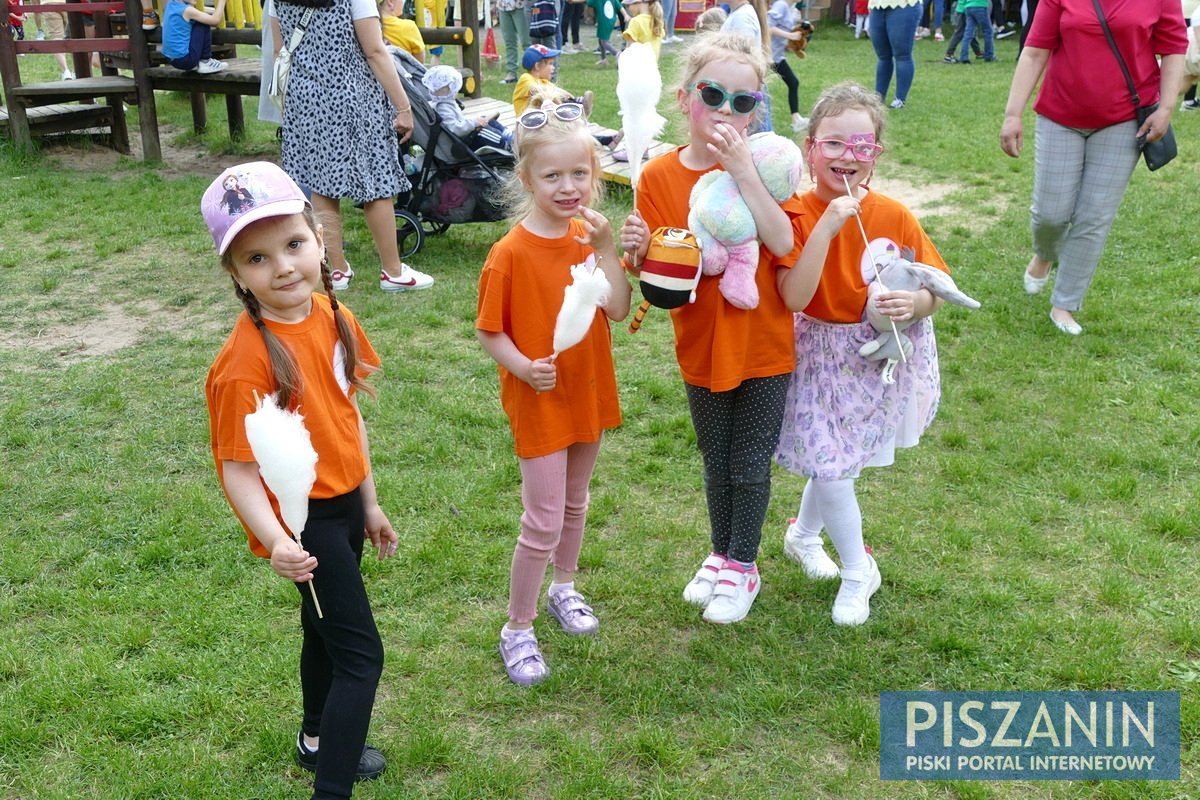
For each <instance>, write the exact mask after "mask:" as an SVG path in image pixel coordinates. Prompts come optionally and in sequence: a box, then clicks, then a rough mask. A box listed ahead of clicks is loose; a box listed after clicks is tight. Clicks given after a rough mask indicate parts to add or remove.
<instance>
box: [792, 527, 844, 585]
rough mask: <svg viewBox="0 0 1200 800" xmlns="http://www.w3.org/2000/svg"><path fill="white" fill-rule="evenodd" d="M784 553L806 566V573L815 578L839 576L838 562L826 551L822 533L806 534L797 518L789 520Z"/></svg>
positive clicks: (820, 579) (824, 578)
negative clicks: (797, 522)
mask: <svg viewBox="0 0 1200 800" xmlns="http://www.w3.org/2000/svg"><path fill="white" fill-rule="evenodd" d="M783 554H784V555H785V556H787V557H788V558H790V559H791V560H792V561H795V562H796V563H797V564H799V565H800V566H801V567H803V568H804V574H805V575H807V576H808V577H810V578H812V579H813V580H818V581H822V580H828V579H830V578H836V577H837V576H838V567H837V564H835V563H833V559H832V558H830V557H829V556H828V555H827V554H826V553H825V543H824V541H823V540H822V539H821V534H819V533H818V534H817V535H816V536H806V535H805V534H803V533H801V532H800V528H799V526H797V525H796V520H794V519H790V520H788V529H787V533H785V534H784V535H783Z"/></svg>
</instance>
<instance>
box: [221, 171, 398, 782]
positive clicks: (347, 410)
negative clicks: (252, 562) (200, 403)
mask: <svg viewBox="0 0 1200 800" xmlns="http://www.w3.org/2000/svg"><path fill="white" fill-rule="evenodd" d="M200 207H201V211H202V212H203V214H204V221H205V223H206V224H207V225H208V229H209V231H210V232H211V233H212V237H213V244H214V245H216V248H217V253H218V254H220V256H221V266H222V267H224V268H225V271H226V272H228V273H229V275H230V277H231V278H233V285H234V292H235V293H236V294H237V297H238V299H239V300H240V301H241V303H242V306H243V307H244V309H245V310H244V312H243V313H242V314H241V315H240V316H239V317H238V319H237V322H235V323H234V327H233V331H232V332H231V333H230V334H229V338H228V339H227V340H226V342H225V345H224V346H223V347H222V348H221V351H220V352H219V353H218V354H217V357H216V360H214V361H213V364H212V367H211V368H210V369H209V371H208V378H207V380H206V381H205V386H204V390H205V397H206V400H207V403H208V414H209V429H210V439H211V445H212V453H213V459H214V461H215V462H216V467H217V477H218V479H219V480H220V481H221V486H222V487H223V488H224V490H225V495H226V497H227V498H228V499H229V504H230V506H232V507H233V511H234V513H235V514H236V515H237V517H238V519H239V520H240V521H241V523H242V526H243V527H244V528H245V530H246V534H247V537H248V539H249V543H250V550H251V551H252V552H253V553H254V554H255V555H258V556H261V557H263V558H269V559H270V561H271V568H272V569H273V570H274V571H275V573H276V574H277V575H279V576H280V577H281V578H286V579H287V580H290V581H293V582H294V583H295V584H296V587H297V588H298V589H300V590H301V591H300V625H301V628H302V630H303V632H304V639H303V645H302V646H301V650H300V684H301V690H302V694H303V698H304V717H303V721H302V723H301V727H300V732H299V733H298V734H297V737H296V760H297V762H298V763H299V764H300V766H301V767H303V768H304V769H307V770H309V771H311V772H315V773H316V779H315V782H314V789H313V795H312V796H313V798H314V800H317V799H318V798H321V799H323V798H335V797H336V798H346V797H350V795H351V791H352V789H353V785H354V782H355V781H356V780H369V779H371V778H374V777H376V776H378V775H379V774H380V773H382V772H383V770H384V766H385V762H384V758H383V754H382V753H380V752H379V751H378V750H376V749H375V748H373V747H367V746H366V738H367V728H368V727H369V725H370V722H371V709H372V707H373V706H374V703H375V690H376V687H377V686H378V684H379V676H380V674H381V672H382V670H383V642H382V641H381V640H380V638H379V631H378V630H377V629H376V627H375V619H374V617H373V615H372V614H371V605H370V602H369V601H368V600H367V594H366V589H365V588H364V586H363V581H362V575H361V574H360V573H359V561H360V560H361V559H362V553H363V545H364V540H365V539H368V538H369V539H370V540H371V545H372V546H373V547H374V548H375V549H376V550H377V552H378V553H379V557H380V558H381V559H382V558H387V557H389V556H392V555H395V553H396V532H395V531H394V530H393V529H392V524H391V523H390V522H389V521H388V518H387V516H386V515H385V514H384V513H383V509H381V508H380V507H379V501H378V500H377V499H376V496H375V481H374V478H373V477H372V475H371V461H370V451H369V448H368V445H367V431H366V426H365V424H364V423H363V419H362V415H361V414H359V411H358V400H357V397H356V393H357V392H358V390H359V389H364V390H367V391H370V389H369V387H367V385H366V383H365V378H366V376H367V375H368V374H369V373H371V372H373V371H375V370H376V369H378V368H379V366H380V363H379V356H378V355H376V353H375V349H374V348H373V347H372V346H371V342H370V341H369V340H368V339H367V336H366V334H365V333H363V330H362V328H361V327H360V326H359V324H358V320H356V319H355V318H354V315H353V314H351V313H350V311H349V309H347V308H345V307H344V306H342V305H341V304H340V303H339V302H338V300H337V298H336V297H335V296H334V293H333V278H332V274H331V271H330V268H329V262H328V260H327V259H326V257H325V249H324V241H323V239H322V227H321V226H320V225H318V224H317V222H316V220H315V219H314V218H313V212H312V208H311V206H310V205H309V202H308V201H307V200H306V199H305V197H304V194H303V193H302V192H301V191H300V188H299V187H298V186H297V185H296V184H295V183H294V182H293V181H292V179H291V178H289V177H288V176H287V175H286V174H285V173H284V172H283V170H281V169H280V168H279V167H277V166H275V165H274V164H269V163H266V162H261V161H260V162H256V163H251V164H242V165H239V166H236V167H230V168H229V169H227V170H225V172H223V173H222V174H221V175H219V176H218V177H217V178H216V180H214V181H213V182H212V184H211V185H210V186H209V187H208V189H207V191H205V193H204V197H203V199H202V200H201V203H200ZM318 288H322V289H323V290H324V291H323V292H317V291H316V290H317V289H318ZM269 396H273V397H274V400H275V403H276V404H277V405H278V406H279V408H280V409H281V410H283V411H284V412H290V411H296V410H299V411H300V412H302V413H303V422H302V424H303V426H304V428H305V429H306V430H307V433H308V435H309V437H310V438H311V441H312V449H313V450H314V451H315V452H316V455H317V461H316V470H315V479H314V481H313V483H312V489H311V490H310V491H309V493H308V497H309V501H308V518H307V523H305V524H304V526H303V530H299V531H289V530H288V529H287V527H286V526H285V524H284V522H283V517H282V515H281V513H280V510H279V498H278V497H276V496H275V495H274V494H272V493H271V491H270V490H269V489H268V488H267V486H266V485H265V484H264V481H263V479H262V477H261V476H260V473H259V464H258V462H257V461H256V460H255V457H254V453H253V451H252V448H251V445H250V440H249V437H248V436H247V431H246V417H247V416H248V415H250V414H252V413H254V412H255V411H257V409H258V406H259V402H260V399H261V398H268V397H269ZM301 534H303V542H304V546H303V547H301V546H300V544H299V543H298V540H299V538H300V535H301ZM293 537H295V538H293ZM315 579H316V580H319V583H318V586H319V591H320V594H321V603H320V605H317V600H316V593H315V592H310V591H309V590H308V589H307V588H305V587H304V584H305V583H307V582H309V581H313V580H315Z"/></svg>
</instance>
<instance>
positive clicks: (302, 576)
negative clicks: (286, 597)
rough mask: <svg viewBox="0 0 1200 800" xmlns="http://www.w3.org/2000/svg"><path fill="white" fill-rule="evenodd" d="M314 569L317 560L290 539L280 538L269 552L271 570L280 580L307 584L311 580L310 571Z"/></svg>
mask: <svg viewBox="0 0 1200 800" xmlns="http://www.w3.org/2000/svg"><path fill="white" fill-rule="evenodd" d="M316 568H317V560H316V559H315V558H313V557H312V556H310V555H309V554H308V552H307V551H306V550H303V549H302V548H301V547H300V545H298V544H296V540H295V539H292V538H290V537H285V538H281V539H280V540H279V542H278V543H277V544H276V545H275V549H274V550H272V551H271V569H273V570H275V574H276V575H278V576H279V577H281V578H287V579H288V580H289V581H294V582H296V583H307V582H308V581H311V580H312V579H313V574H312V571H313V570H314V569H316Z"/></svg>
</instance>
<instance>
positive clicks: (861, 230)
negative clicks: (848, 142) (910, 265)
mask: <svg viewBox="0 0 1200 800" xmlns="http://www.w3.org/2000/svg"><path fill="white" fill-rule="evenodd" d="M842 183H843V184H845V186H846V195H847V196H849V198H850V199H851V200H857V199H858V198H856V197H855V196H854V192H852V191H850V181H848V180H846V176H845V175H843V176H842ZM854 221H855V222H857V223H858V231H859V233H861V234H862V238H863V246H865V247H866V248H867V256H868V257H869V258H870V259H871V269H873V270H875V281H876V283H878V284H879V286H880V288H882V289H883V291H885V292H886V291H887V286H886V285H884V282H883V278H881V277H879V265H878V264H876V263H875V254H874V253H872V252H871V240H870V239H868V238H867V229H866V228H865V227H864V226H863V223H862V217H860V216H859V215H858V214H855V215H854ZM888 322H890V323H891V324H892V335H893V336H895V337H896V344H897V345H899V344H900V331H899V330H897V328H896V320H894V319H892V318H891V316H889V317H888ZM900 360H901V361H903V362H905V363H906V364H907V363H908V358H907V357H905V355H904V348H903V347H901V348H900Z"/></svg>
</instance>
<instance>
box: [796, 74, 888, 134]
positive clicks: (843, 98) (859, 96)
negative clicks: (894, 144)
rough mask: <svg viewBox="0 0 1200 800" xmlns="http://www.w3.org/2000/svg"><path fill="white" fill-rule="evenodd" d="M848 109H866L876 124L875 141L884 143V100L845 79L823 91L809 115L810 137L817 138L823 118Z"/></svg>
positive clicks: (834, 115)
mask: <svg viewBox="0 0 1200 800" xmlns="http://www.w3.org/2000/svg"><path fill="white" fill-rule="evenodd" d="M846 111H865V112H866V113H867V116H869V117H870V118H871V123H872V124H873V125H874V126H875V141H876V142H877V143H879V144H882V143H883V126H884V120H885V115H884V111H883V101H882V100H880V99H879V95H878V94H876V93H875V92H873V91H871V90H870V89H867V88H866V87H864V86H862V85H861V84H858V83H855V82H854V81H843V82H842V83H838V84H835V85H833V86H830V87H829V88H828V89H826V90H825V91H823V92H821V96H820V97H818V98H817V102H816V103H815V104H813V108H812V111H811V112H810V113H809V115H808V139H809V140H812V139H815V138H816V132H817V129H818V128H819V127H820V126H821V122H822V121H823V120H825V119H828V118H829V117H836V116H837V115H839V114H842V113H844V112H846Z"/></svg>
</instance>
